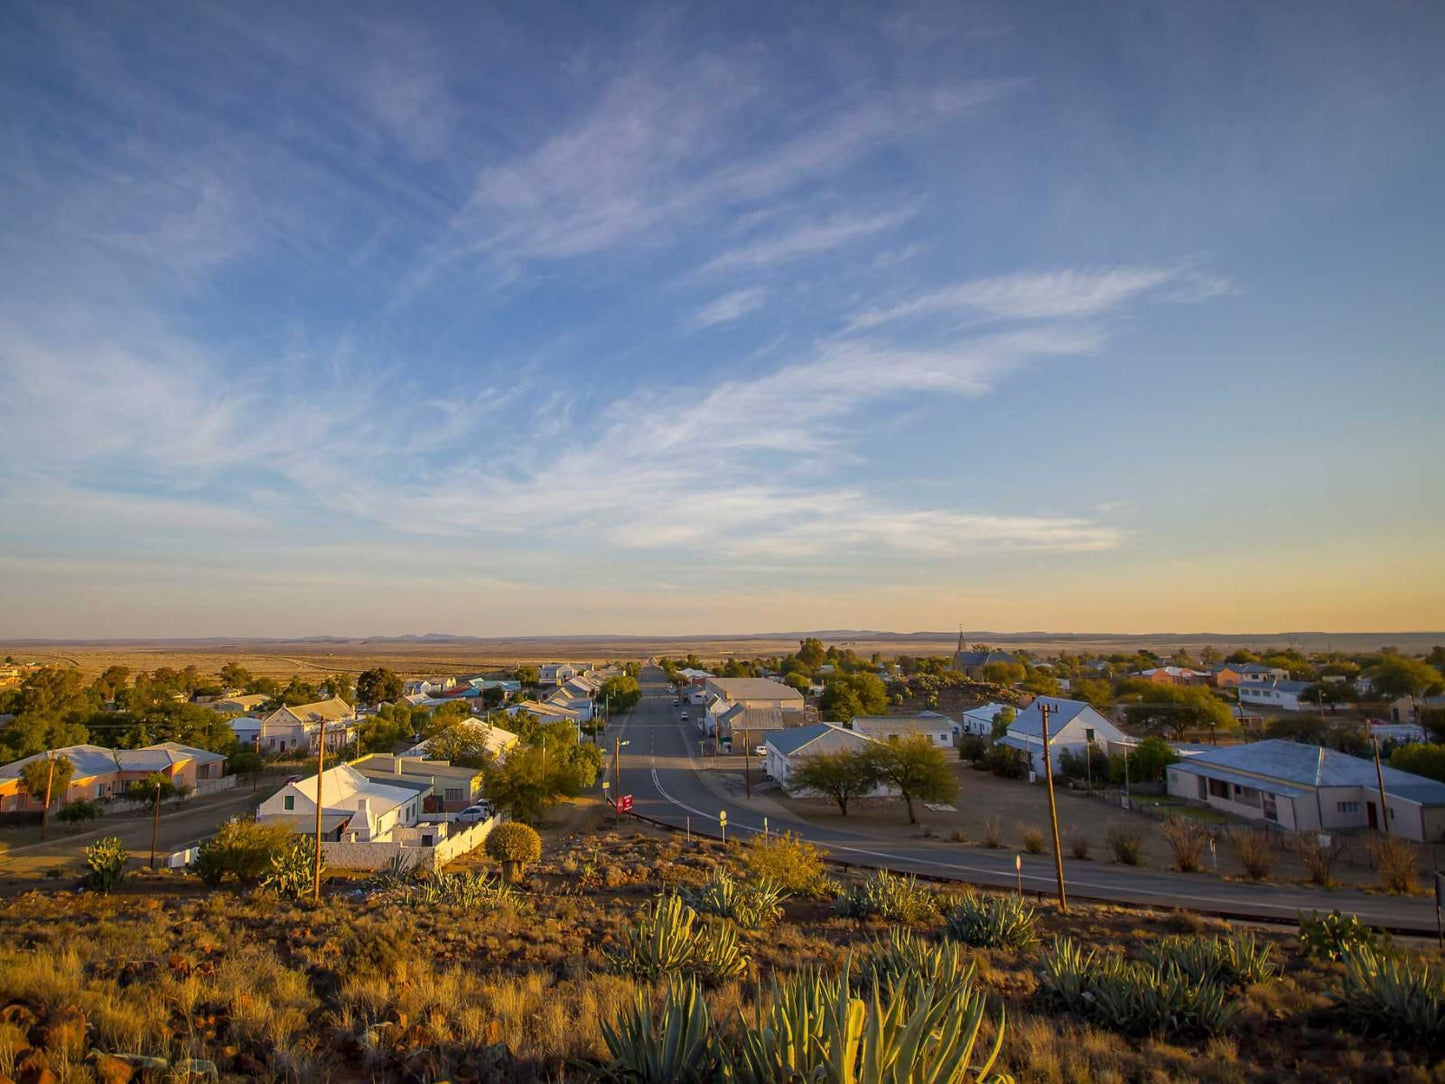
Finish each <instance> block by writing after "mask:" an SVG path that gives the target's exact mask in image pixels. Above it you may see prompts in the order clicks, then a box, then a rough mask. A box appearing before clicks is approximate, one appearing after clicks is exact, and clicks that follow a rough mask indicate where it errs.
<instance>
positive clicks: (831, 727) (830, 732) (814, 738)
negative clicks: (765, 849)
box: [766, 723, 888, 798]
mask: <svg viewBox="0 0 1445 1084" xmlns="http://www.w3.org/2000/svg"><path fill="white" fill-rule="evenodd" d="M766 744H767V758H766V768H767V773H768V778H770V779H775V780H777V782H778V784H779V785H780V786H782V787H783V789H784V790H786V789H787V787H788V780H789V779H790V778H792V774H793V771H794V770H795V769H796V768H797V766H798V765H799V763H801V762H802V761H803V760H804V759H806V758H807V757H810V756H817V755H818V754H819V753H837V752H839V751H841V750H848V751H849V752H854V751H857V750H860V749H867V748H868V747H869V746H871V745H875V744H876V742H874V740H873V739H872V738H870V737H868V736H867V735H864V734H859V733H858V732H857V731H854V730H845V729H843V728H842V727H841V726H838V725H836V724H835V723H811V724H809V725H808V726H795V727H789V728H788V729H787V730H776V731H773V732H772V733H770V734H769V735H768V737H767V743H766ZM875 793H876V794H878V795H886V794H887V793H888V792H887V790H886V789H884V788H879V789H878V790H877V791H875ZM795 796H796V797H803V798H812V797H817V795H815V794H812V793H810V792H806V791H799V792H797V793H796V795H795Z"/></svg>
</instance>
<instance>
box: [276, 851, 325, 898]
mask: <svg viewBox="0 0 1445 1084" xmlns="http://www.w3.org/2000/svg"><path fill="white" fill-rule="evenodd" d="M316 859H317V855H316V841H315V840H314V839H308V838H307V837H306V836H293V837H292V839H291V845H290V846H289V847H287V848H286V849H284V850H282V851H278V852H277V853H276V854H273V855H272V856H271V868H270V870H269V871H268V872H267V873H266V876H265V877H264V878H263V879H262V881H261V887H262V888H266V889H269V890H270V891H272V892H274V893H276V895H278V896H280V897H281V898H282V899H287V900H295V901H300V900H304V899H305V898H306V897H307V896H310V895H311V894H312V892H314V891H315V886H316V877H317V872H318V871H317V868H316ZM321 871H322V872H324V871H325V867H324V866H323V867H322V870H321Z"/></svg>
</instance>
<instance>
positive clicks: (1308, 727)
mask: <svg viewBox="0 0 1445 1084" xmlns="http://www.w3.org/2000/svg"><path fill="white" fill-rule="evenodd" d="M1326 735H1327V730H1326V727H1325V724H1324V721H1323V720H1321V719H1320V718H1319V716H1317V715H1313V714H1310V715H1304V714H1296V715H1279V716H1276V717H1275V718H1273V719H1271V720H1270V721H1269V722H1267V723H1266V724H1265V725H1264V736H1265V737H1266V738H1279V739H1280V740H1282V741H1297V742H1302V743H1303V744H1305V745H1323V744H1324V743H1325V737H1326Z"/></svg>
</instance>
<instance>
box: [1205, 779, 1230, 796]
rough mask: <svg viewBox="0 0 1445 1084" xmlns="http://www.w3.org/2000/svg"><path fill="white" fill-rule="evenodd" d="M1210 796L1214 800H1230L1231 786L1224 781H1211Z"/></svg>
mask: <svg viewBox="0 0 1445 1084" xmlns="http://www.w3.org/2000/svg"><path fill="white" fill-rule="evenodd" d="M1209 795H1210V797H1212V798H1228V797H1229V784H1228V783H1226V782H1225V781H1224V780H1223V779H1211V780H1210V781H1209Z"/></svg>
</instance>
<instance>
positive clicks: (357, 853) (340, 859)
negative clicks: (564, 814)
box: [321, 817, 498, 870]
mask: <svg viewBox="0 0 1445 1084" xmlns="http://www.w3.org/2000/svg"><path fill="white" fill-rule="evenodd" d="M497 820H498V819H497V818H496V817H491V818H489V819H487V820H484V821H478V822H477V823H476V824H473V825H471V826H469V827H467V828H465V829H463V830H462V831H460V832H456V833H453V834H449V835H448V836H447V837H446V838H445V839H443V840H441V841H439V842H438V843H436V844H435V845H433V846H431V847H424V846H420V845H417V844H413V843H390V842H386V843H383V842H365V843H362V842H357V843H347V842H323V843H322V844H321V855H322V858H323V859H324V860H325V862H326V864H327V865H328V866H330V867H331V868H332V869H385V868H386V867H388V866H390V865H391V864H392V863H393V862H395V861H398V860H399V861H401V862H404V863H405V864H406V865H407V866H408V867H409V868H411V869H422V870H435V869H441V868H442V867H443V866H444V865H446V864H447V863H448V862H450V861H451V860H452V859H454V858H457V857H458V856H460V855H463V854H466V853H467V852H468V851H472V850H475V849H476V848H477V847H479V846H481V844H482V842H483V841H484V840H485V839H486V838H487V836H488V835H489V834H490V833H491V831H492V827H493V826H494V825H495V824H496V823H497Z"/></svg>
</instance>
